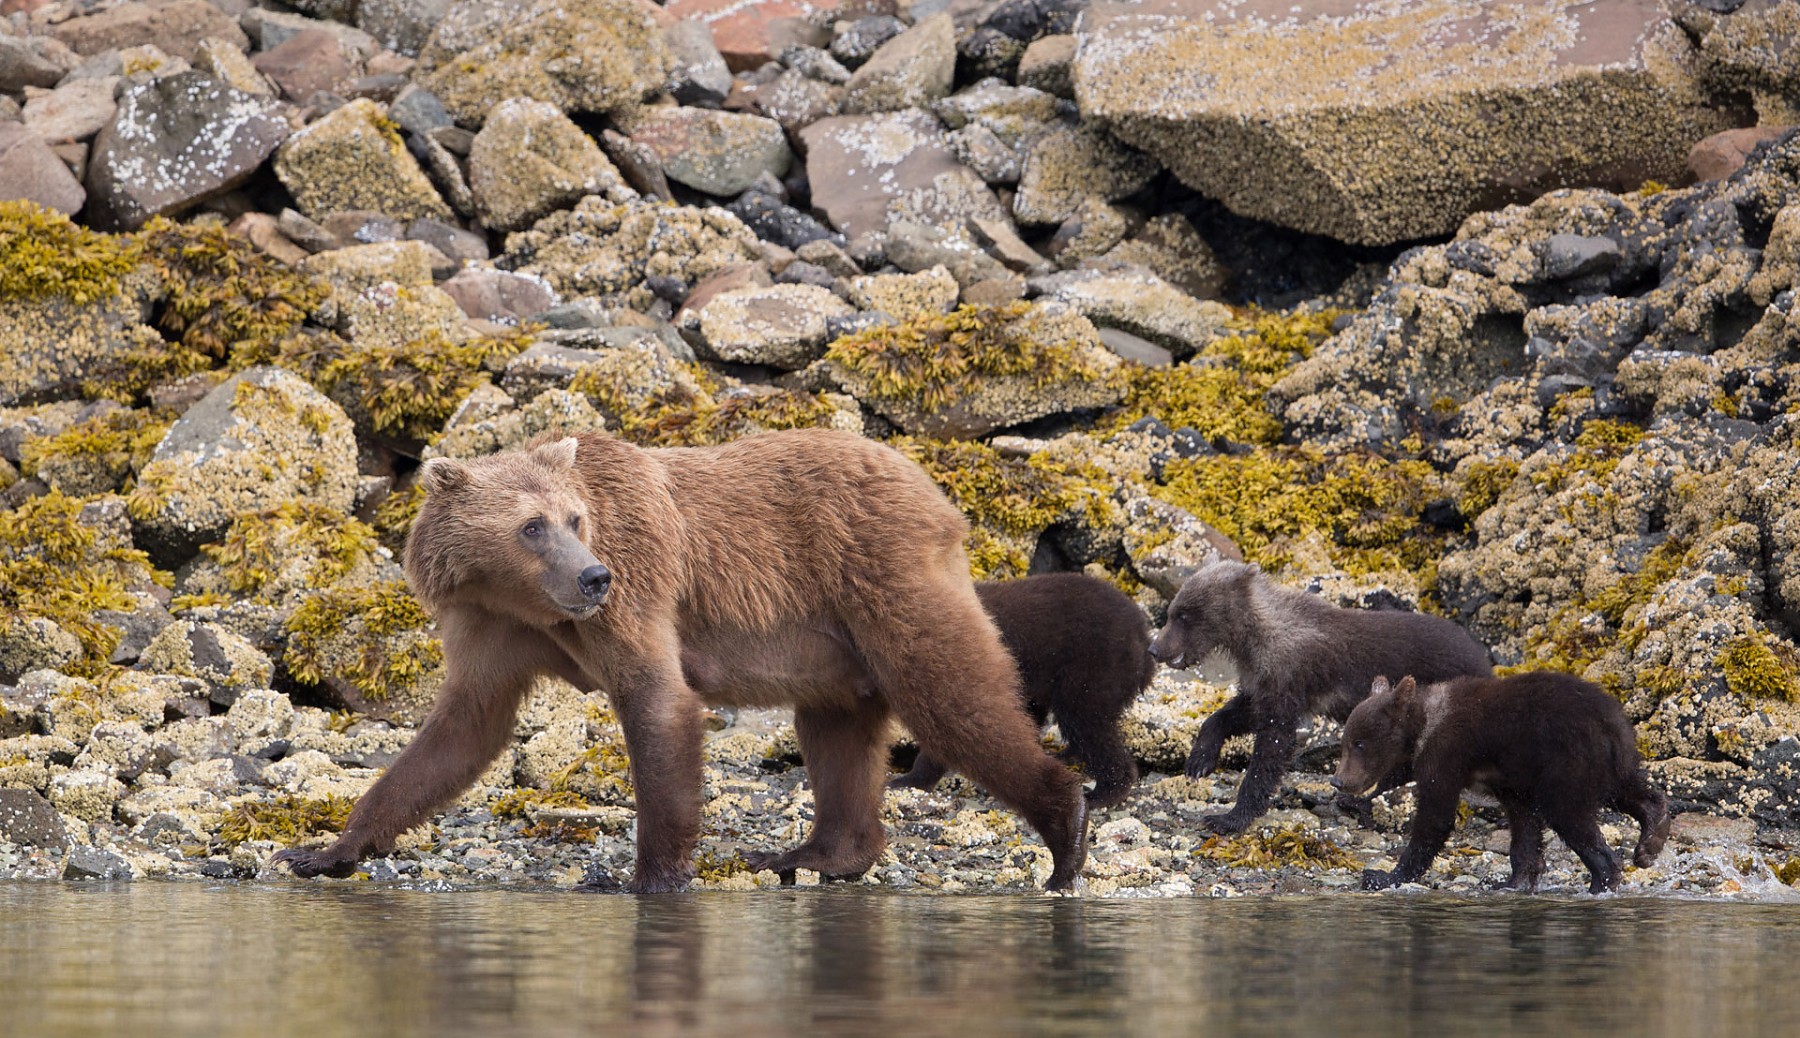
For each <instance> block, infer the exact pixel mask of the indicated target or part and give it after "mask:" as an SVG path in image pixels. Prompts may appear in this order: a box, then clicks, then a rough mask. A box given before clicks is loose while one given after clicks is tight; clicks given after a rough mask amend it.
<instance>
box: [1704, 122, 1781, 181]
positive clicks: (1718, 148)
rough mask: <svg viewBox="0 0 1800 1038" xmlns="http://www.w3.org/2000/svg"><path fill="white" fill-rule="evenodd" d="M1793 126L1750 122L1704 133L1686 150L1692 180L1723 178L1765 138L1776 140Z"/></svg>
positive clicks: (1740, 163) (1739, 164)
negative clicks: (1742, 127)
mask: <svg viewBox="0 0 1800 1038" xmlns="http://www.w3.org/2000/svg"><path fill="white" fill-rule="evenodd" d="M1792 129H1793V127H1792V126H1749V127H1745V128H1744V129H1741V130H1725V131H1723V132H1721V133H1715V134H1713V135H1712V136H1710V137H1703V138H1701V140H1700V143H1698V144H1696V145H1694V150H1693V151H1690V152H1688V157H1687V168H1688V172H1690V173H1692V174H1693V175H1694V179H1695V180H1723V179H1725V178H1726V177H1728V176H1730V175H1732V174H1733V173H1736V172H1737V171H1738V169H1739V168H1740V167H1741V166H1743V164H1744V158H1745V156H1747V155H1749V154H1750V151H1751V149H1753V148H1755V147H1756V146H1757V145H1758V144H1761V143H1762V142H1764V141H1772V140H1776V139H1778V138H1780V137H1782V136H1783V135H1785V134H1786V133H1787V132H1788V131H1789V130H1792Z"/></svg>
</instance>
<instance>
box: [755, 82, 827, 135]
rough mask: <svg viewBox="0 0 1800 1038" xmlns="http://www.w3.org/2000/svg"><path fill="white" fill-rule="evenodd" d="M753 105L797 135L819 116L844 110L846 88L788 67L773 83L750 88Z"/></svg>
mask: <svg viewBox="0 0 1800 1038" xmlns="http://www.w3.org/2000/svg"><path fill="white" fill-rule="evenodd" d="M750 106H751V107H752V108H754V109H755V110H756V111H757V113H758V114H760V115H764V116H767V117H768V118H770V119H773V120H775V121H776V122H778V123H780V124H781V126H782V129H784V130H786V131H788V132H789V133H795V134H797V133H799V132H800V131H801V130H803V129H805V128H806V127H808V126H810V125H812V124H813V123H816V122H818V121H819V120H820V119H828V118H830V117H831V116H834V115H837V114H838V113H839V112H841V111H843V108H844V88H843V87H841V86H835V85H833V84H831V83H825V82H821V81H819V80H817V79H811V78H809V77H807V76H804V75H802V74H801V73H799V72H796V71H794V70H793V69H788V70H786V71H784V72H783V73H781V75H779V76H777V77H776V78H775V80H774V82H771V83H764V84H762V85H761V86H758V87H756V88H755V89H754V90H753V91H751V92H750Z"/></svg>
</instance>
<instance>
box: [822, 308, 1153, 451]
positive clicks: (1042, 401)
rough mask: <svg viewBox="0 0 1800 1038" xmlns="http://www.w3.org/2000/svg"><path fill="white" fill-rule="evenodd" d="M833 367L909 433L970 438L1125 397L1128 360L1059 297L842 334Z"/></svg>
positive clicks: (830, 354)
mask: <svg viewBox="0 0 1800 1038" xmlns="http://www.w3.org/2000/svg"><path fill="white" fill-rule="evenodd" d="M825 361H826V365H827V369H828V370H829V371H830V373H831V375H832V377H833V378H835V379H836V380H837V381H838V382H840V383H841V384H842V385H843V386H844V387H845V388H846V389H848V390H849V391H850V392H851V394H853V395H854V396H855V397H856V398H857V399H858V400H861V401H862V402H863V403H864V404H865V405H866V406H869V407H871V408H873V409H875V410H876V411H878V412H880V413H881V414H882V415H883V416H884V417H886V418H888V419H889V420H890V421H893V422H894V423H895V424H897V425H899V426H900V427H901V428H902V429H904V430H906V431H907V432H909V433H913V434H917V435H926V436H934V437H942V438H955V439H970V438H974V437H978V436H982V435H985V434H987V433H989V432H992V431H994V430H995V429H999V428H1003V427H1005V426H1008V425H1017V424H1019V423H1021V422H1027V421H1030V420H1032V419H1034V418H1042V417H1044V416H1046V415H1053V414H1063V413H1067V412H1070V411H1077V410H1081V409H1084V408H1099V407H1105V406H1107V405H1109V404H1113V403H1116V402H1117V401H1118V400H1119V398H1120V397H1121V396H1122V395H1123V393H1124V380H1123V378H1122V377H1121V370H1120V369H1121V366H1122V362H1121V361H1120V360H1119V358H1118V357H1117V356H1116V355H1114V354H1113V353H1112V351H1110V350H1108V349H1107V348H1106V347H1105V346H1103V345H1101V344H1100V341H1099V335H1098V333H1096V332H1095V331H1094V327H1093V325H1091V324H1089V323H1088V321H1087V319H1086V318H1083V317H1081V316H1080V315H1079V314H1076V313H1074V312H1073V311H1070V310H1068V309H1066V308H1064V307H1061V306H1058V305H1055V304H1036V305H1034V304H1024V303H1015V304H1009V305H1007V306H1002V307H972V306H964V307H961V308H959V309H957V310H956V311H954V312H952V313H949V314H942V315H926V316H923V317H919V318H915V319H914V320H911V321H907V322H904V323H901V324H898V325H893V326H891V327H886V328H875V329H871V330H869V331H865V332H858V333H856V334H854V335H849V336H846V337H844V338H842V339H839V340H838V341H837V342H835V343H833V344H832V345H831V348H830V349H829V350H828V351H827V352H826V355H825Z"/></svg>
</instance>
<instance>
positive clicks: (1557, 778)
mask: <svg viewBox="0 0 1800 1038" xmlns="http://www.w3.org/2000/svg"><path fill="white" fill-rule="evenodd" d="M1408 763H1410V764H1411V765H1412V773H1413V777H1414V778H1415V779H1417V781H1418V808H1417V812H1416V813H1415V814H1414V815H1413V823H1412V832H1411V834H1410V836H1409V838H1408V840H1407V843H1406V850H1405V851H1404V852H1403V853H1402V854H1401V855H1400V862H1399V865H1398V867H1396V868H1395V869H1394V871H1392V872H1381V871H1379V870H1374V869H1371V870H1369V871H1367V872H1364V873H1363V887H1364V888H1366V889H1369V890H1376V889H1380V888H1382V887H1388V886H1392V885H1394V884H1396V883H1410V882H1412V881H1414V880H1416V879H1418V878H1419V877H1420V876H1422V875H1424V873H1425V870H1426V869H1427V868H1428V867H1430V865H1431V861H1432V859H1433V858H1436V857H1437V853H1438V851H1439V850H1440V849H1441V848H1442V847H1443V846H1444V840H1445V839H1446V838H1447V837H1448V836H1449V835H1450V830H1451V829H1452V828H1454V827H1455V825H1456V805H1457V802H1458V800H1459V798H1460V794H1461V793H1462V791H1463V789H1464V788H1466V787H1468V786H1470V785H1472V784H1476V783H1479V784H1481V785H1484V786H1486V787H1487V788H1488V789H1489V790H1490V791H1491V792H1492V793H1493V794H1494V796H1495V797H1496V798H1498V799H1499V801H1500V804H1501V806H1502V807H1504V808H1505V809H1506V818H1507V825H1508V826H1509V827H1510V829H1511V830H1512V851H1511V853H1512V878H1511V879H1510V880H1509V881H1508V882H1507V886H1509V887H1514V888H1517V889H1521V890H1535V889H1537V884H1538V877H1539V876H1541V875H1542V874H1543V871H1544V826H1545V825H1548V826H1550V828H1551V829H1552V830H1554V831H1555V832H1556V835H1558V836H1560V837H1562V840H1563V842H1564V843H1566V844H1568V845H1569V848H1570V849H1571V850H1573V851H1574V852H1575V853H1576V854H1577V855H1579V856H1580V858H1581V860H1582V862H1583V863H1584V864H1586V865H1587V867H1588V874H1589V876H1590V877H1591V882H1590V883H1589V884H1588V890H1589V891H1591V892H1593V893H1596V894H1597V893H1599V892H1601V891H1603V890H1612V889H1614V888H1616V887H1617V886H1618V885H1619V878H1620V875H1621V873H1622V872H1623V869H1622V868H1621V867H1620V865H1619V856H1618V855H1617V854H1616V853H1614V852H1613V849H1612V848H1611V847H1609V846H1607V843H1606V838H1605V837H1604V836H1602V835H1600V825H1599V822H1598V815H1599V812H1600V808H1601V807H1603V806H1611V807H1616V808H1618V809H1619V810H1621V811H1623V812H1625V813H1626V814H1628V815H1630V816H1631V817H1633V818H1635V819H1637V822H1638V827H1639V829H1638V842H1637V850H1636V852H1635V853H1634V854H1633V855H1632V861H1633V862H1635V863H1636V864H1637V865H1638V866H1639V867H1642V866H1645V865H1649V864H1650V863H1651V862H1653V861H1655V860H1656V855H1657V854H1658V852H1660V851H1661V850H1662V846H1663V841H1665V840H1667V839H1668V836H1669V805H1668V800H1667V798H1665V797H1664V796H1663V794H1662V792H1661V791H1660V790H1658V789H1656V788H1655V787H1653V786H1651V785H1650V782H1649V779H1648V777H1647V776H1646V774H1645V772H1644V767H1643V762H1642V761H1641V760H1640V759H1639V757H1638V750H1637V733H1636V732H1635V731H1633V729H1632V727H1631V722H1630V721H1628V720H1626V719H1625V711H1624V710H1622V709H1620V707H1619V703H1618V701H1617V700H1615V699H1614V698H1613V697H1611V696H1609V695H1607V694H1606V693H1605V692H1603V691H1601V690H1600V688H1599V687H1598V686H1595V685H1593V684H1590V683H1589V682H1586V681H1583V680H1581V679H1580V678H1577V677H1572V676H1570V675H1568V674H1558V673H1555V672H1551V671H1538V672H1535V673H1529V674H1515V675H1513V676H1512V677H1507V678H1456V679H1454V680H1451V681H1446V682H1441V683H1438V684H1434V685H1430V686H1427V687H1426V688H1425V689H1424V690H1423V691H1420V690H1419V688H1418V686H1417V684H1416V683H1415V682H1414V681H1413V679H1412V678H1410V677H1408V678H1404V679H1402V680H1401V682H1400V684H1399V685H1397V686H1395V687H1393V688H1389V687H1388V683H1387V679H1386V678H1377V679H1376V680H1375V682H1374V685H1373V687H1372V690H1371V692H1370V695H1369V698H1368V699H1366V700H1364V701H1363V702H1362V704H1361V705H1360V706H1358V707H1357V708H1356V709H1355V710H1353V711H1351V713H1350V720H1349V722H1348V723H1347V724H1346V725H1345V726H1344V756H1343V760H1342V762H1341V763H1340V764H1339V766H1338V770H1337V775H1336V776H1334V777H1333V778H1332V780H1331V783H1332V785H1334V786H1337V787H1338V788H1339V789H1344V790H1348V791H1350V792H1352V793H1358V792H1363V791H1366V790H1369V789H1372V788H1374V787H1375V785H1376V784H1377V783H1378V782H1379V781H1380V779H1381V777H1382V776H1384V775H1387V774H1390V773H1392V771H1393V770H1394V769H1395V768H1396V767H1398V766H1403V765H1405V764H1408Z"/></svg>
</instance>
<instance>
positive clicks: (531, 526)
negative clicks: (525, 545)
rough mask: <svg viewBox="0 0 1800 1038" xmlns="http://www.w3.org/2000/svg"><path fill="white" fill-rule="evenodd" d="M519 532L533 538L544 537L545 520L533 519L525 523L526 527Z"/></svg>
mask: <svg viewBox="0 0 1800 1038" xmlns="http://www.w3.org/2000/svg"><path fill="white" fill-rule="evenodd" d="M519 532H520V533H522V534H524V535H525V536H527V537H530V538H532V539H533V540H535V539H537V538H539V537H542V536H543V535H544V521H543V520H542V519H533V520H532V521H530V522H528V523H526V524H525V529H523V530H520V531H519Z"/></svg>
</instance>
